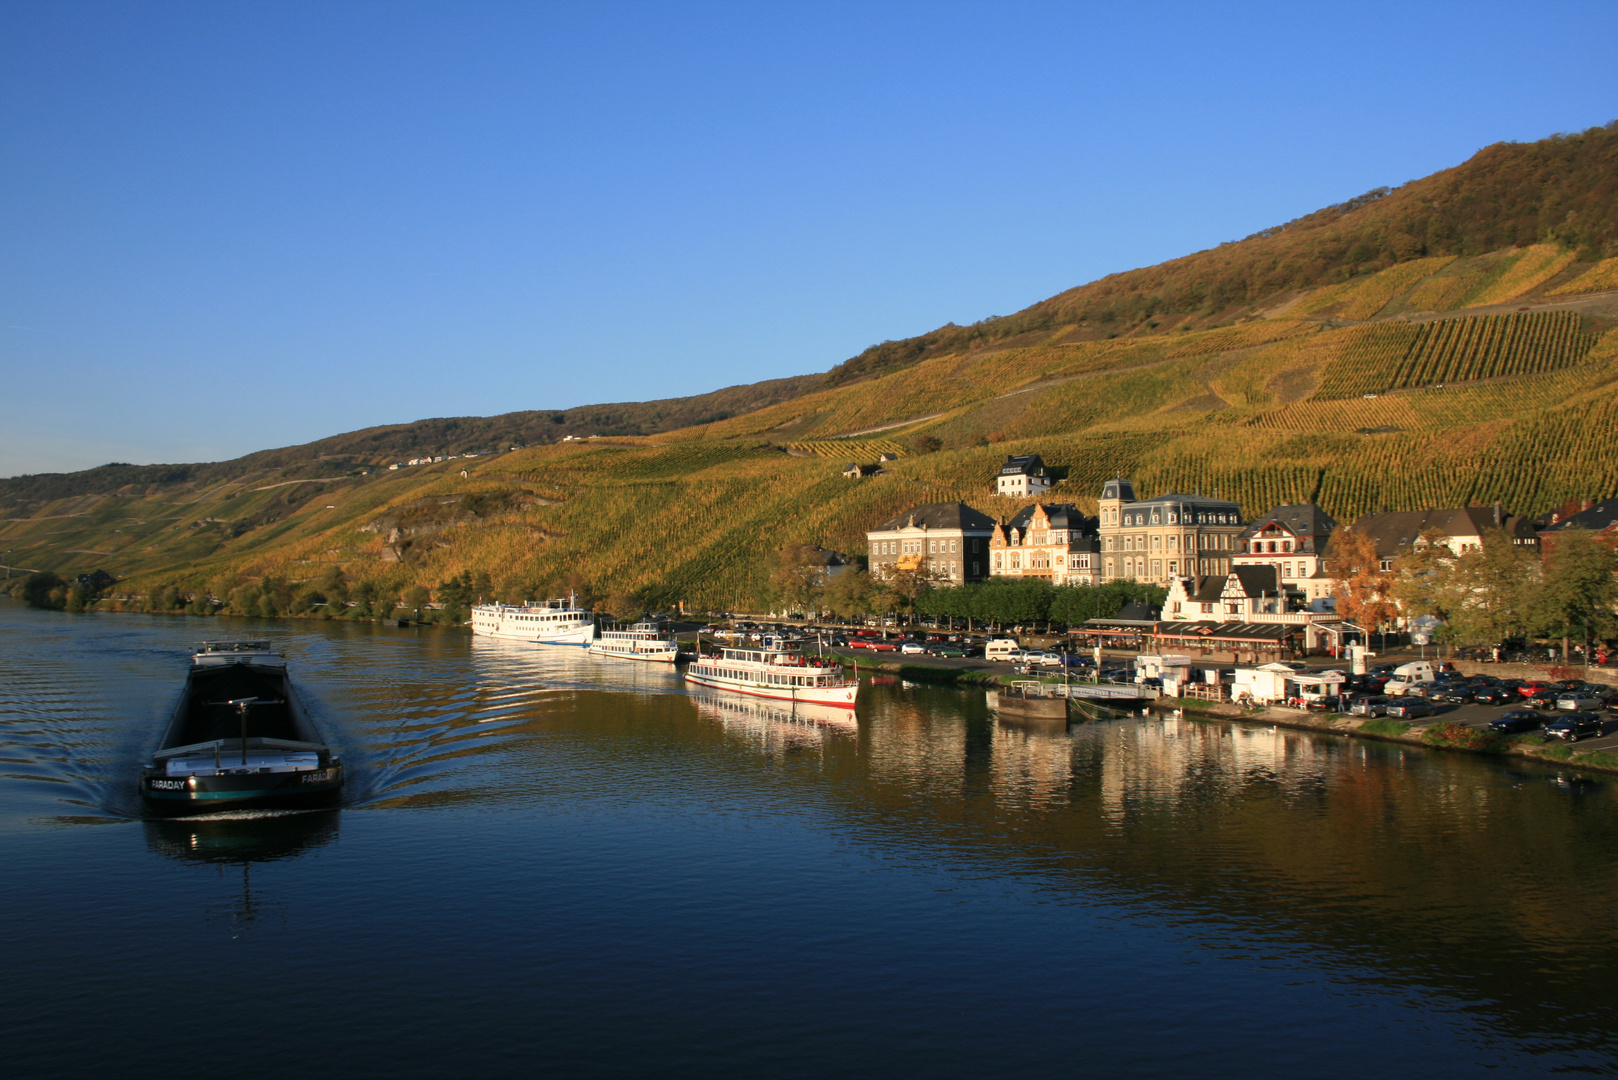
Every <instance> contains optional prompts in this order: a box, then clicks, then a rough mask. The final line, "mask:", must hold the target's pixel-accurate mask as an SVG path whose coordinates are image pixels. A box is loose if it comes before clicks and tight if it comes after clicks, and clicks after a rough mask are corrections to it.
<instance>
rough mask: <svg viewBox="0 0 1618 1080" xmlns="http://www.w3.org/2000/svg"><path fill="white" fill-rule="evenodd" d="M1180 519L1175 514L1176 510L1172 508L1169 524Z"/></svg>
mask: <svg viewBox="0 0 1618 1080" xmlns="http://www.w3.org/2000/svg"><path fill="white" fill-rule="evenodd" d="M1179 520H1180V519H1179V518H1178V517H1177V516H1176V515H1175V513H1174V511H1173V510H1170V511H1169V524H1170V525H1173V524H1174V523H1175V522H1177V521H1179Z"/></svg>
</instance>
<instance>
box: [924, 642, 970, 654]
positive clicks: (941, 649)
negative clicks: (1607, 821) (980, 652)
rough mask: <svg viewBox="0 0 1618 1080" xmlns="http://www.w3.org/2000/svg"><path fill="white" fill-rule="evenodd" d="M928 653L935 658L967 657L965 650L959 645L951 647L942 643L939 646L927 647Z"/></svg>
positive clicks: (946, 643)
mask: <svg viewBox="0 0 1618 1080" xmlns="http://www.w3.org/2000/svg"><path fill="white" fill-rule="evenodd" d="M927 651H928V652H930V653H932V654H933V655H934V656H949V657H959V656H965V655H966V650H965V649H963V648H961V647H960V646H959V645H951V644H949V643H948V642H941V643H939V644H937V645H929V646H928V647H927Z"/></svg>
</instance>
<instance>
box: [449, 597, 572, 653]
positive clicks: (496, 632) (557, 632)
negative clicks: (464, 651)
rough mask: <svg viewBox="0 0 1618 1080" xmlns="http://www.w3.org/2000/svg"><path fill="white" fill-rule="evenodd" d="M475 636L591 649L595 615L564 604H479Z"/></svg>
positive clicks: (475, 613) (568, 601)
mask: <svg viewBox="0 0 1618 1080" xmlns="http://www.w3.org/2000/svg"><path fill="white" fill-rule="evenodd" d="M472 633H474V634H486V635H488V636H489V637H497V638H507V639H509V640H512V641H531V642H533V643H535V644H538V645H588V644H590V642H592V641H594V640H595V636H596V615H595V612H593V611H590V610H588V609H582V608H579V607H576V606H574V599H573V597H571V596H569V597H567V598H566V599H563V600H530V601H529V602H528V603H526V604H478V605H477V606H476V607H474V608H473V609H472Z"/></svg>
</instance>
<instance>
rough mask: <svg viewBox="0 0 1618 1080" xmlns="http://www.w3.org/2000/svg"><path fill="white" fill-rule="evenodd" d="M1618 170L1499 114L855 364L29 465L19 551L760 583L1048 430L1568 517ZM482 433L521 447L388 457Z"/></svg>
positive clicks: (734, 585)
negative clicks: (1564, 509) (1088, 278)
mask: <svg viewBox="0 0 1618 1080" xmlns="http://www.w3.org/2000/svg"><path fill="white" fill-rule="evenodd" d="M1615 185H1618V126H1614V125H1609V126H1607V127H1604V128H1598V129H1593V130H1592V131H1588V132H1584V133H1582V134H1578V135H1570V136H1557V137H1554V138H1552V139H1547V140H1544V141H1542V142H1537V143H1528V144H1500V145H1497V146H1493V147H1489V148H1487V149H1485V150H1483V151H1480V152H1479V153H1478V154H1477V155H1475V156H1474V157H1473V158H1472V159H1471V160H1470V161H1468V162H1466V163H1465V164H1463V165H1460V166H1457V167H1456V168H1454V169H1448V170H1445V171H1444V172H1441V173H1438V174H1435V175H1434V176H1430V177H1426V178H1424V179H1422V180H1417V181H1413V182H1411V183H1409V184H1406V185H1404V186H1403V187H1400V188H1398V189H1395V190H1391V191H1378V192H1371V193H1368V194H1367V195H1365V196H1362V197H1360V198H1358V199H1353V200H1350V201H1349V202H1346V203H1344V204H1341V205H1339V206H1334V207H1328V208H1326V209H1324V210H1321V211H1318V212H1317V213H1314V214H1311V215H1308V216H1307V217H1304V218H1301V219H1299V220H1297V221H1293V222H1288V223H1287V224H1286V225H1284V226H1279V227H1277V228H1275V229H1269V230H1265V231H1264V232H1263V233H1260V234H1258V235H1255V236H1252V237H1248V238H1247V239H1245V240H1242V241H1239V242H1235V243H1230V244H1225V245H1222V246H1220V247H1218V248H1215V249H1212V250H1210V251H1204V252H1199V253H1197V254H1194V255H1189V256H1186V257H1185V258H1182V259H1176V260H1172V261H1170V262H1167V263H1163V264H1161V265H1159V266H1155V267H1148V268H1145V269H1141V270H1133V271H1129V272H1126V273H1120V274H1115V275H1111V276H1109V277H1107V278H1103V279H1102V280H1100V281H1097V282H1093V283H1091V284H1089V285H1084V286H1080V287H1078V288H1075V289H1072V290H1069V291H1067V292H1064V293H1062V294H1060V295H1058V296H1055V297H1052V298H1050V299H1048V300H1044V301H1041V302H1039V303H1037V304H1034V305H1032V306H1030V307H1029V308H1027V309H1024V310H1023V311H1021V312H1018V313H1017V314H1015V315H1010V316H1006V317H1004V318H998V319H992V320H987V321H985V322H983V323H979V324H976V325H974V326H969V327H959V326H945V327H941V328H939V329H938V330H936V331H933V332H932V333H930V334H923V335H920V336H918V337H915V338H910V339H906V340H903V341H892V342H885V343H883V344H881V345H878V346H873V347H872V348H871V349H868V350H866V351H865V352H863V353H861V354H860V355H859V356H857V357H853V358H851V359H849V360H847V361H845V362H844V363H842V364H839V365H837V366H836V367H834V368H833V369H832V370H831V371H830V372H828V373H826V374H824V375H805V376H800V377H797V378H793V379H781V380H774V381H772V382H768V383H759V384H755V385H753V386H743V387H731V388H728V389H725V390H721V391H716V392H714V393H712V394H704V395H699V396H696V397H690V398H678V399H670V400H666V401H659V402H645V403H633V404H623V405H603V406H592V407H588V408H582V409H569V410H565V411H555V412H547V411H543V410H539V411H530V412H520V413H509V414H505V415H503V416H498V417H490V418H450V419H437V420H424V421H420V422H417V423H414V424H403V425H392V426H387V427H378V428H371V429H366V430H364V431H358V432H352V433H348V434H345V435H337V436H333V437H331V438H328V439H323V440H320V441H318V442H315V443H310V444H306V445H304V446H298V447H287V448H283V449H278V450H266V451H262V452H259V453H256V454H250V455H247V456H245V457H243V458H239V459H236V460H235V461H231V462H221V463H212V464H192V465H172V466H128V465H108V466H102V467H101V468H98V469H90V470H85V471H83V472H79V473H70V474H55V475H40V476H29V477H18V478H13V479H10V480H0V518H3V519H4V520H3V521H0V548H5V549H9V550H10V552H11V554H10V555H9V556H8V562H9V563H11V564H13V565H20V566H28V567H37V568H46V569H52V570H56V571H58V572H63V573H67V572H78V571H81V570H86V569H89V568H91V567H93V566H101V567H105V568H106V569H108V570H111V571H112V572H114V573H117V574H119V575H121V576H124V577H125V578H126V580H125V581H124V582H121V583H120V588H125V589H129V590H134V591H140V592H143V593H151V592H154V591H156V590H158V589H159V587H161V586H163V585H173V586H175V587H176V591H177V592H179V593H185V592H189V591H196V590H207V591H210V592H212V593H214V594H216V595H218V594H223V593H228V592H230V591H231V590H232V589H234V588H238V587H239V586H240V585H241V583H243V582H255V583H262V582H265V581H269V582H272V583H274V584H275V586H276V587H277V588H280V589H282V590H283V591H288V590H295V588H296V587H297V583H299V582H308V581H311V580H314V579H317V578H320V577H321V576H322V575H327V576H329V574H330V572H331V570H332V568H334V567H335V568H339V569H340V570H341V572H342V574H343V575H345V577H346V578H347V579H349V580H351V581H360V580H365V581H370V582H373V583H375V585H376V587H377V588H381V589H384V590H394V591H398V590H402V589H405V588H408V587H410V586H414V585H421V586H424V587H427V588H429V589H431V588H433V587H435V586H438V585H439V584H440V583H442V582H444V581H446V580H448V579H449V578H451V577H456V576H458V575H474V576H478V575H481V578H480V580H487V582H488V583H489V588H490V589H492V590H495V591H500V592H505V593H507V594H509V595H519V594H523V593H532V592H542V591H545V590H546V589H548V588H553V587H557V586H558V585H559V584H560V583H561V582H562V580H563V579H564V578H570V579H571V580H572V582H573V584H575V585H579V584H583V585H586V586H588V587H590V588H593V589H595V590H597V591H600V592H610V591H616V592H618V593H620V594H625V595H627V594H636V595H637V596H638V598H640V599H644V600H646V601H648V602H653V603H659V604H661V603H668V602H672V601H675V600H679V599H686V600H689V601H691V602H692V603H695V604H698V605H701V606H720V607H730V606H733V605H735V604H743V603H749V602H752V601H753V600H755V599H756V598H757V594H758V593H759V591H760V589H761V587H762V583H763V581H764V580H765V578H766V577H767V569H768V564H769V562H770V560H771V559H772V558H773V555H774V552H775V551H776V550H778V549H779V548H780V547H781V546H782V545H783V544H786V543H789V542H815V543H821V544H823V545H825V546H827V547H833V548H837V549H839V550H843V551H846V552H850V553H854V554H859V553H862V552H863V532H864V528H865V527H866V526H867V525H868V524H869V523H870V522H871V521H873V520H879V519H880V518H882V517H885V516H889V515H891V514H892V513H896V512H897V511H898V510H900V509H903V508H904V506H906V505H909V504H911V503H915V502H923V501H943V500H950V499H955V498H962V499H965V500H966V501H968V502H971V503H973V504H974V505H977V506H979V507H980V508H982V509H984V510H986V511H988V512H990V513H993V514H996V515H1001V514H1010V513H1011V512H1013V511H1014V510H1015V509H1016V506H1013V505H1010V504H1004V502H1005V501H1004V500H1000V499H998V498H997V497H994V496H991V495H990V494H989V493H988V492H989V482H990V477H991V476H992V474H993V469H994V466H995V464H996V463H997V462H998V460H999V458H1000V456H1001V455H1003V454H1005V453H1012V452H1029V451H1033V452H1039V453H1041V454H1042V455H1043V456H1044V457H1045V459H1046V460H1047V461H1048V462H1051V463H1052V464H1053V465H1055V466H1057V467H1058V469H1060V470H1062V471H1063V472H1065V474H1066V479H1065V480H1064V481H1063V483H1062V484H1060V485H1059V486H1058V488H1057V491H1056V492H1055V493H1054V495H1055V497H1056V498H1058V499H1060V500H1062V501H1072V502H1077V503H1080V504H1081V505H1084V504H1086V503H1087V502H1093V501H1094V495H1095V492H1096V490H1097V488H1098V486H1099V483H1100V481H1101V480H1103V479H1105V478H1107V477H1109V476H1111V475H1113V474H1114V473H1118V472H1121V473H1124V474H1127V475H1133V476H1134V477H1135V478H1136V480H1137V482H1138V483H1137V487H1138V488H1140V489H1143V490H1145V491H1147V492H1154V493H1155V492H1157V491H1160V490H1164V489H1167V488H1180V489H1195V488H1198V487H1200V488H1202V489H1203V490H1207V491H1211V490H1215V489H1217V490H1219V491H1220V492H1221V493H1222V494H1224V495H1225V496H1227V497H1231V498H1235V499H1237V500H1239V501H1240V502H1241V503H1242V504H1243V506H1244V507H1245V509H1246V510H1247V511H1248V512H1249V513H1258V512H1261V511H1263V510H1265V509H1268V507H1269V506H1270V505H1273V504H1275V503H1278V502H1287V501H1302V500H1306V499H1316V500H1318V501H1321V502H1322V503H1323V504H1324V505H1325V506H1326V508H1327V509H1328V510H1329V511H1330V512H1332V513H1333V514H1334V515H1335V516H1336V517H1338V518H1339V519H1340V520H1347V519H1351V518H1352V517H1354V516H1355V515H1356V514H1358V513H1361V512H1364V511H1366V510H1374V509H1378V508H1383V507H1385V508H1389V509H1394V508H1405V507H1410V508H1414V507H1418V506H1423V505H1439V504H1446V503H1447V504H1451V505H1453V504H1455V503H1464V502H1466V501H1478V502H1491V501H1494V500H1495V499H1500V500H1502V501H1504V502H1505V503H1507V505H1508V506H1509V507H1510V509H1512V510H1514V511H1516V512H1520V513H1538V512H1541V511H1543V510H1545V509H1549V508H1551V507H1552V506H1556V505H1560V504H1561V503H1563V502H1565V501H1567V500H1568V499H1571V498H1576V497H1579V496H1583V495H1603V494H1610V493H1612V492H1613V491H1615V490H1618V453H1615V452H1614V451H1615V450H1618V446H1613V445H1611V444H1612V443H1613V442H1614V441H1615V440H1618V435H1615V434H1613V433H1614V432H1618V425H1615V424H1614V422H1613V421H1614V419H1618V416H1615V414H1618V337H1615V336H1614V333H1613V328H1614V326H1615V325H1618V292H1614V291H1613V290H1618V190H1615ZM1440 386H1442V389H1440V388H1438V387H1440ZM567 435H572V436H576V437H577V436H589V435H595V436H606V437H605V438H597V439H594V440H589V441H582V442H580V441H569V442H565V443H563V442H561V440H562V438H563V437H564V436H567ZM513 446H517V447H522V449H518V450H513V449H511V448H512V447H513ZM466 451H489V452H492V453H483V454H480V455H479V456H477V457H470V458H469V457H456V458H455V459H453V460H447V461H444V462H441V463H439V464H434V465H425V466H415V467H407V468H403V469H399V470H389V469H388V468H387V466H388V465H389V464H390V463H392V462H394V461H398V460H400V459H408V458H411V457H419V456H433V455H443V456H448V455H453V454H463V453H464V452H466ZM883 451H890V452H899V453H900V454H901V457H900V460H899V461H897V462H895V463H894V464H892V465H890V466H888V467H887V475H885V476H880V477H874V478H870V479H865V480H858V481H849V480H844V479H843V478H842V476H841V475H840V470H841V467H842V466H843V465H844V464H846V463H847V462H848V461H851V460H852V461H860V462H862V463H869V462H870V461H874V460H875V457H876V455H877V454H878V453H880V452H883ZM463 472H464V473H465V476H463V475H462V473H463ZM1002 504H1004V505H1002Z"/></svg>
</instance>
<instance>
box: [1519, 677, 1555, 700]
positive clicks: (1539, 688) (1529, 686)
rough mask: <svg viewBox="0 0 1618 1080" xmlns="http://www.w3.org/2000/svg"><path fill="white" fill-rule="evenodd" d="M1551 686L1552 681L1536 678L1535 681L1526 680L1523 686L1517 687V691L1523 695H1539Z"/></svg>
mask: <svg viewBox="0 0 1618 1080" xmlns="http://www.w3.org/2000/svg"><path fill="white" fill-rule="evenodd" d="M1550 688H1551V684H1550V683H1548V682H1543V681H1541V680H1539V679H1535V680H1534V681H1533V682H1525V683H1523V684H1522V685H1521V686H1519V687H1517V693H1519V694H1521V695H1522V696H1523V697H1538V696H1539V695H1540V694H1541V693H1543V692H1544V691H1546V690H1549V689H1550Z"/></svg>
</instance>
